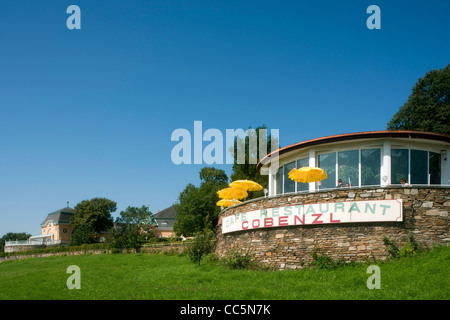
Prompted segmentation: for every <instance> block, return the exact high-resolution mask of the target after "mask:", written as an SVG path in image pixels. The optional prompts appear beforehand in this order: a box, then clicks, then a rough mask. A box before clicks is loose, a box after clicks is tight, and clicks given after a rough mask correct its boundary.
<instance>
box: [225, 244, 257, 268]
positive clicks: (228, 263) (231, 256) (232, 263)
mask: <svg viewBox="0 0 450 320" xmlns="http://www.w3.org/2000/svg"><path fill="white" fill-rule="evenodd" d="M221 263H222V264H223V265H224V266H225V267H227V268H229V269H260V268H261V266H260V265H259V264H258V263H257V262H256V260H255V258H254V255H253V254H252V253H251V252H250V251H244V250H239V249H235V248H233V249H230V250H229V251H228V252H227V254H226V255H225V257H223V258H222V259H221Z"/></svg>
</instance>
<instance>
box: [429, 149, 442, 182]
mask: <svg viewBox="0 0 450 320" xmlns="http://www.w3.org/2000/svg"><path fill="white" fill-rule="evenodd" d="M428 166H429V171H428V172H429V175H430V184H441V154H440V153H436V152H431V151H430V155H429V157H428Z"/></svg>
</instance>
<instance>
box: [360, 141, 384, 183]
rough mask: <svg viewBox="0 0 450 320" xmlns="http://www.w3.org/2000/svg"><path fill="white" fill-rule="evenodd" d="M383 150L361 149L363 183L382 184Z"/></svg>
mask: <svg viewBox="0 0 450 320" xmlns="http://www.w3.org/2000/svg"><path fill="white" fill-rule="evenodd" d="M380 168H381V150H380V149H361V185H363V186H373V185H379V184H380V176H381V173H380V170H381V169H380Z"/></svg>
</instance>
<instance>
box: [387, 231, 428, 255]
mask: <svg viewBox="0 0 450 320" xmlns="http://www.w3.org/2000/svg"><path fill="white" fill-rule="evenodd" d="M383 242H384V244H385V245H386V247H387V248H386V250H387V251H388V252H389V253H390V254H391V256H392V258H394V259H396V258H402V257H408V256H411V255H415V254H416V253H417V252H418V251H419V249H420V248H419V244H418V243H417V241H416V239H415V238H414V235H413V234H412V233H411V232H409V236H408V241H407V242H406V243H405V245H404V246H403V247H402V248H398V247H397V245H396V244H395V243H394V241H392V240H390V239H389V238H388V237H386V236H384V237H383Z"/></svg>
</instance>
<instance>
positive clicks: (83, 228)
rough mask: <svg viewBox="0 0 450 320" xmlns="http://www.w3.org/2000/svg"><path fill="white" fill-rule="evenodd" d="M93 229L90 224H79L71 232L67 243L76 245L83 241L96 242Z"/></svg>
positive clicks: (87, 242)
mask: <svg viewBox="0 0 450 320" xmlns="http://www.w3.org/2000/svg"><path fill="white" fill-rule="evenodd" d="M95 235H96V233H95V230H94V227H93V226H92V225H91V224H87V223H85V224H80V225H78V227H77V228H76V229H74V231H73V233H72V237H71V239H70V243H69V245H71V246H78V245H82V244H83V243H86V244H90V243H95V242H97V239H96V238H95Z"/></svg>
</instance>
